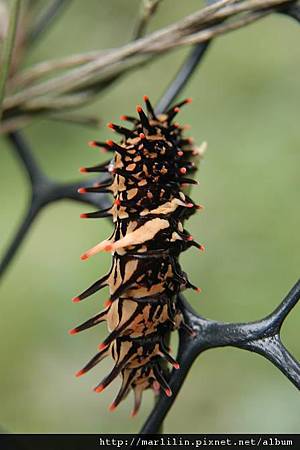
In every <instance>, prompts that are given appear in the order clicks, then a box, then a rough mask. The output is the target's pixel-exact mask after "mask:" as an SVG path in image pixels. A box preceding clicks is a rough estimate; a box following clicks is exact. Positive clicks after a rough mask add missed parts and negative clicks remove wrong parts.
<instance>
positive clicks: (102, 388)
mask: <svg viewBox="0 0 300 450" xmlns="http://www.w3.org/2000/svg"><path fill="white" fill-rule="evenodd" d="M103 390H104V386H103V384H100V385H99V386H97V387H95V388H94V391H95V392H98V393H99V392H102V391H103Z"/></svg>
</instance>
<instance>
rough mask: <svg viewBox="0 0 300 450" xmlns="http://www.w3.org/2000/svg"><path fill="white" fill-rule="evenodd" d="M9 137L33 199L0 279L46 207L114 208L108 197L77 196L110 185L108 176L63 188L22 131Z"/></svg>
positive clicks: (2, 265)
mask: <svg viewBox="0 0 300 450" xmlns="http://www.w3.org/2000/svg"><path fill="white" fill-rule="evenodd" d="M7 137H8V139H9V142H10V143H11V144H12V148H13V150H14V151H15V153H16V155H17V156H18V158H19V159H20V160H21V161H22V164H23V167H24V169H25V172H26V173H27V175H28V178H29V181H30V184H31V199H30V203H29V206H28V210H27V213H26V214H25V217H24V219H23V220H22V222H21V224H20V226H19V228H18V230H17V232H16V234H15V235H14V237H13V239H12V241H11V243H10V244H9V246H8V248H7V250H6V252H5V254H4V256H3V258H2V260H1V262H0V278H1V276H2V275H3V274H4V272H5V270H6V269H7V268H8V266H9V264H10V262H11V261H12V259H13V257H14V256H15V255H16V253H17V250H18V249H19V247H20V246H21V244H22V242H23V241H24V239H25V237H26V236H27V233H28V232H29V230H30V227H31V225H32V224H33V222H34V220H35V218H36V217H37V215H38V214H39V213H40V211H41V210H42V208H43V207H44V206H46V205H48V204H49V203H52V202H56V201H58V200H64V199H70V200H75V201H78V202H82V203H87V204H89V205H92V206H95V207H96V208H97V209H105V208H107V207H108V206H109V205H110V204H111V202H110V199H109V197H108V195H101V196H99V195H97V194H86V195H81V194H79V193H78V192H77V191H78V189H79V188H80V187H87V186H91V185H92V184H93V183H94V182H96V181H97V182H103V181H106V179H107V177H105V175H103V176H100V177H98V178H97V179H94V180H89V181H85V182H83V181H80V182H75V183H65V184H63V183H58V182H56V181H52V180H50V179H49V178H48V177H47V176H46V175H44V173H43V172H42V170H41V168H40V167H39V166H38V164H37V162H36V160H35V158H34V156H33V154H32V151H31V149H30V147H29V145H28V143H27V142H26V140H25V138H24V136H23V135H22V134H21V133H20V132H19V131H15V132H13V133H10V134H8V135H7Z"/></svg>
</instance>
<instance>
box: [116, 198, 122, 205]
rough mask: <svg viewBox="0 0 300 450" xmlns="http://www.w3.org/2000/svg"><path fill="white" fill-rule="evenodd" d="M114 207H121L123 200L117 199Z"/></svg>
mask: <svg viewBox="0 0 300 450" xmlns="http://www.w3.org/2000/svg"><path fill="white" fill-rule="evenodd" d="M114 205H116V206H120V205H121V200H120V199H119V198H116V200H115V201H114Z"/></svg>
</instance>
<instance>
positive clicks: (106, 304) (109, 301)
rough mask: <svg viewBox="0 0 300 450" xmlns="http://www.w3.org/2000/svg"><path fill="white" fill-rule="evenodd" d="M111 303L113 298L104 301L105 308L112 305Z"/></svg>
mask: <svg viewBox="0 0 300 450" xmlns="http://www.w3.org/2000/svg"><path fill="white" fill-rule="evenodd" d="M111 304H112V301H111V300H106V301H105V302H104V307H105V308H108V307H109V306H111Z"/></svg>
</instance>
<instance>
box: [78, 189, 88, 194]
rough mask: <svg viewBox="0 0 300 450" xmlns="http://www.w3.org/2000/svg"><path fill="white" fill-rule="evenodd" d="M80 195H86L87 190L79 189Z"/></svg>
mask: <svg viewBox="0 0 300 450" xmlns="http://www.w3.org/2000/svg"><path fill="white" fill-rule="evenodd" d="M77 192H78V194H85V193H86V189H85V188H79V189H77Z"/></svg>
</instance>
